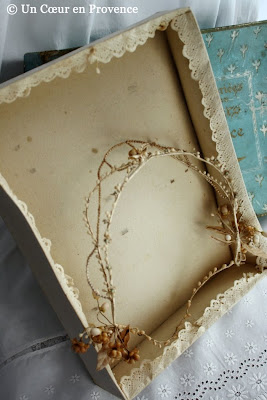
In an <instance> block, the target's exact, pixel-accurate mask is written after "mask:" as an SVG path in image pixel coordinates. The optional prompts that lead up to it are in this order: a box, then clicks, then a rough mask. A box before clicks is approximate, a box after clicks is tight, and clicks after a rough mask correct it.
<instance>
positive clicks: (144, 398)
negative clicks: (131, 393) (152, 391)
mask: <svg viewBox="0 0 267 400" xmlns="http://www.w3.org/2000/svg"><path fill="white" fill-rule="evenodd" d="M136 400H148V398H147V397H145V396H142V397H139V396H137V398H136Z"/></svg>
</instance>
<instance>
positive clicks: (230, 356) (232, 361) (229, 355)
mask: <svg viewBox="0 0 267 400" xmlns="http://www.w3.org/2000/svg"><path fill="white" fill-rule="evenodd" d="M224 361H225V362H226V364H228V365H234V364H235V363H236V362H237V357H236V356H235V355H234V354H233V353H227V354H226V355H225V356H224Z"/></svg>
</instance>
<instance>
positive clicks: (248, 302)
mask: <svg viewBox="0 0 267 400" xmlns="http://www.w3.org/2000/svg"><path fill="white" fill-rule="evenodd" d="M243 304H245V306H248V305H251V304H252V299H251V297H249V296H246V297H245V298H244V299H243Z"/></svg>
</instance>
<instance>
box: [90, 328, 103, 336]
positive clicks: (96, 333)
mask: <svg viewBox="0 0 267 400" xmlns="http://www.w3.org/2000/svg"><path fill="white" fill-rule="evenodd" d="M101 333H102V331H101V330H100V329H98V328H92V329H91V336H99V335H101Z"/></svg>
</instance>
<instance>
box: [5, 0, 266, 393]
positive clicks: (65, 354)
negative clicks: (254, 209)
mask: <svg viewBox="0 0 267 400" xmlns="http://www.w3.org/2000/svg"><path fill="white" fill-rule="evenodd" d="M11 3H12V4H16V5H17V6H20V4H21V3H22V2H20V1H17V0H12V1H10V0H7V1H6V0H4V1H2V0H0V38H1V40H0V68H1V75H0V79H1V80H2V81H4V80H6V79H8V78H10V77H13V76H15V75H18V74H20V73H22V72H23V55H24V53H26V52H31V51H42V50H48V49H61V48H68V47H75V46H81V45H84V44H86V43H88V42H89V41H90V40H91V41H92V40H94V39H96V38H99V37H101V36H104V35H107V34H109V33H111V32H114V31H116V30H118V29H123V28H126V27H127V26H129V25H131V24H133V23H135V22H137V21H139V20H141V19H143V18H146V17H148V16H150V15H152V14H154V13H155V12H159V11H162V10H169V9H173V8H177V7H183V6H188V5H190V6H191V7H192V9H193V11H194V13H195V15H196V17H197V19H198V22H199V24H200V27H201V28H208V27H213V26H215V25H216V26H219V25H220V26H222V25H231V24H236V23H242V22H248V21H252V20H257V19H264V16H263V15H259V16H257V11H258V6H259V2H258V1H255V0H254V1H252V0H221V1H220V0H205V1H204V0H203V1H198V0H192V1H186V0H184V1H177V0H165V1H164V0H158V1H154V2H152V1H148V0H147V1H146V2H145V4H144V1H141V0H131V1H127V4H126V5H128V4H129V5H131V6H138V7H139V13H138V14H129V15H117V16H114V15H113V16H107V15H89V16H88V15H87V16H86V15H78V16H77V15H73V14H71V15H40V14H38V15H27V14H24V15H22V14H21V13H19V12H18V13H17V14H16V15H14V16H9V15H8V14H7V12H6V7H7V6H8V5H9V4H11ZM42 3H44V1H40V0H35V2H34V3H32V5H35V6H38V5H40V4H42ZM45 3H47V4H49V5H62V2H56V1H52V0H47V1H46V2H45ZM85 3H87V4H88V3H89V2H88V1H87V0H83V1H81V0H76V1H71V0H66V1H64V5H65V6H67V5H76V6H79V5H85ZM90 3H91V4H94V3H95V4H97V5H101V6H104V5H107V4H108V3H109V5H110V2H108V1H105V0H101V2H100V1H99V2H90ZM121 3H122V2H119V1H115V0H114V1H113V2H112V5H118V6H120V5H122V4H121ZM125 3H126V2H124V5H125ZM261 222H262V225H263V228H265V230H267V218H265V221H264V219H263V220H262V221H261ZM266 319H267V279H265V280H264V281H261V282H260V283H259V284H258V285H257V286H256V287H255V288H254V289H253V290H252V291H251V292H250V293H249V294H248V295H247V296H246V298H244V299H243V300H241V301H240V302H239V303H238V304H237V305H236V306H235V308H234V309H233V311H232V312H230V313H228V314H227V315H225V316H224V317H223V318H222V319H221V320H220V321H218V322H217V323H216V324H215V325H214V326H213V327H212V328H211V329H209V330H208V332H206V333H205V334H204V335H203V336H202V337H201V338H200V339H199V340H198V341H197V342H196V343H195V344H194V345H193V346H192V347H191V348H190V349H188V350H187V352H186V353H185V354H184V355H182V356H181V357H180V358H179V359H178V360H176V361H175V362H174V363H173V364H172V365H171V366H170V367H169V368H168V370H166V371H164V372H163V373H162V374H161V375H160V376H159V377H158V378H157V379H156V380H155V381H154V382H153V383H152V384H151V385H150V386H149V387H148V388H146V389H145V390H144V391H143V392H142V394H141V395H139V396H138V397H137V400H154V399H162V398H169V399H189V400H196V399H204V400H205V399H207V400H220V399H228V398H229V399H234V400H244V399H252V400H253V399H255V400H256V399H257V400H260V399H261V400H262V399H267V350H266V349H267V329H266V326H267V325H266ZM66 339H67V338H66V333H65V331H64V329H63V327H62V326H61V324H60V322H59V321H58V319H57V317H56V315H55V313H54V311H53V310H52V308H51V306H50V305H49V304H48V302H47V300H46V299H45V297H44V295H43V294H42V292H41V290H40V288H39V286H38V285H37V283H36V281H35V279H34V277H33V276H32V274H31V271H30V270H29V267H28V266H27V263H26V261H25V260H24V258H23V257H22V255H21V253H20V251H19V250H18V248H17V246H16V244H15V243H14V241H13V239H12V237H11V235H10V234H9V232H8V231H7V229H6V228H5V226H4V224H3V222H2V221H1V220H0V399H1V400H2V399H3V400H44V399H55V400H68V399H70V400H74V399H75V400H106V399H112V398H114V396H112V395H110V394H109V393H106V392H105V391H103V390H102V389H100V388H99V387H97V386H96V385H94V383H93V382H92V380H91V379H90V377H89V376H88V373H87V372H86V370H85V368H84V366H83V363H82V362H81V360H80V359H79V357H78V356H76V355H75V354H74V353H72V352H71V350H70V344H69V341H66ZM219 388H220V389H219ZM260 396H261V397H260Z"/></svg>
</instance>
